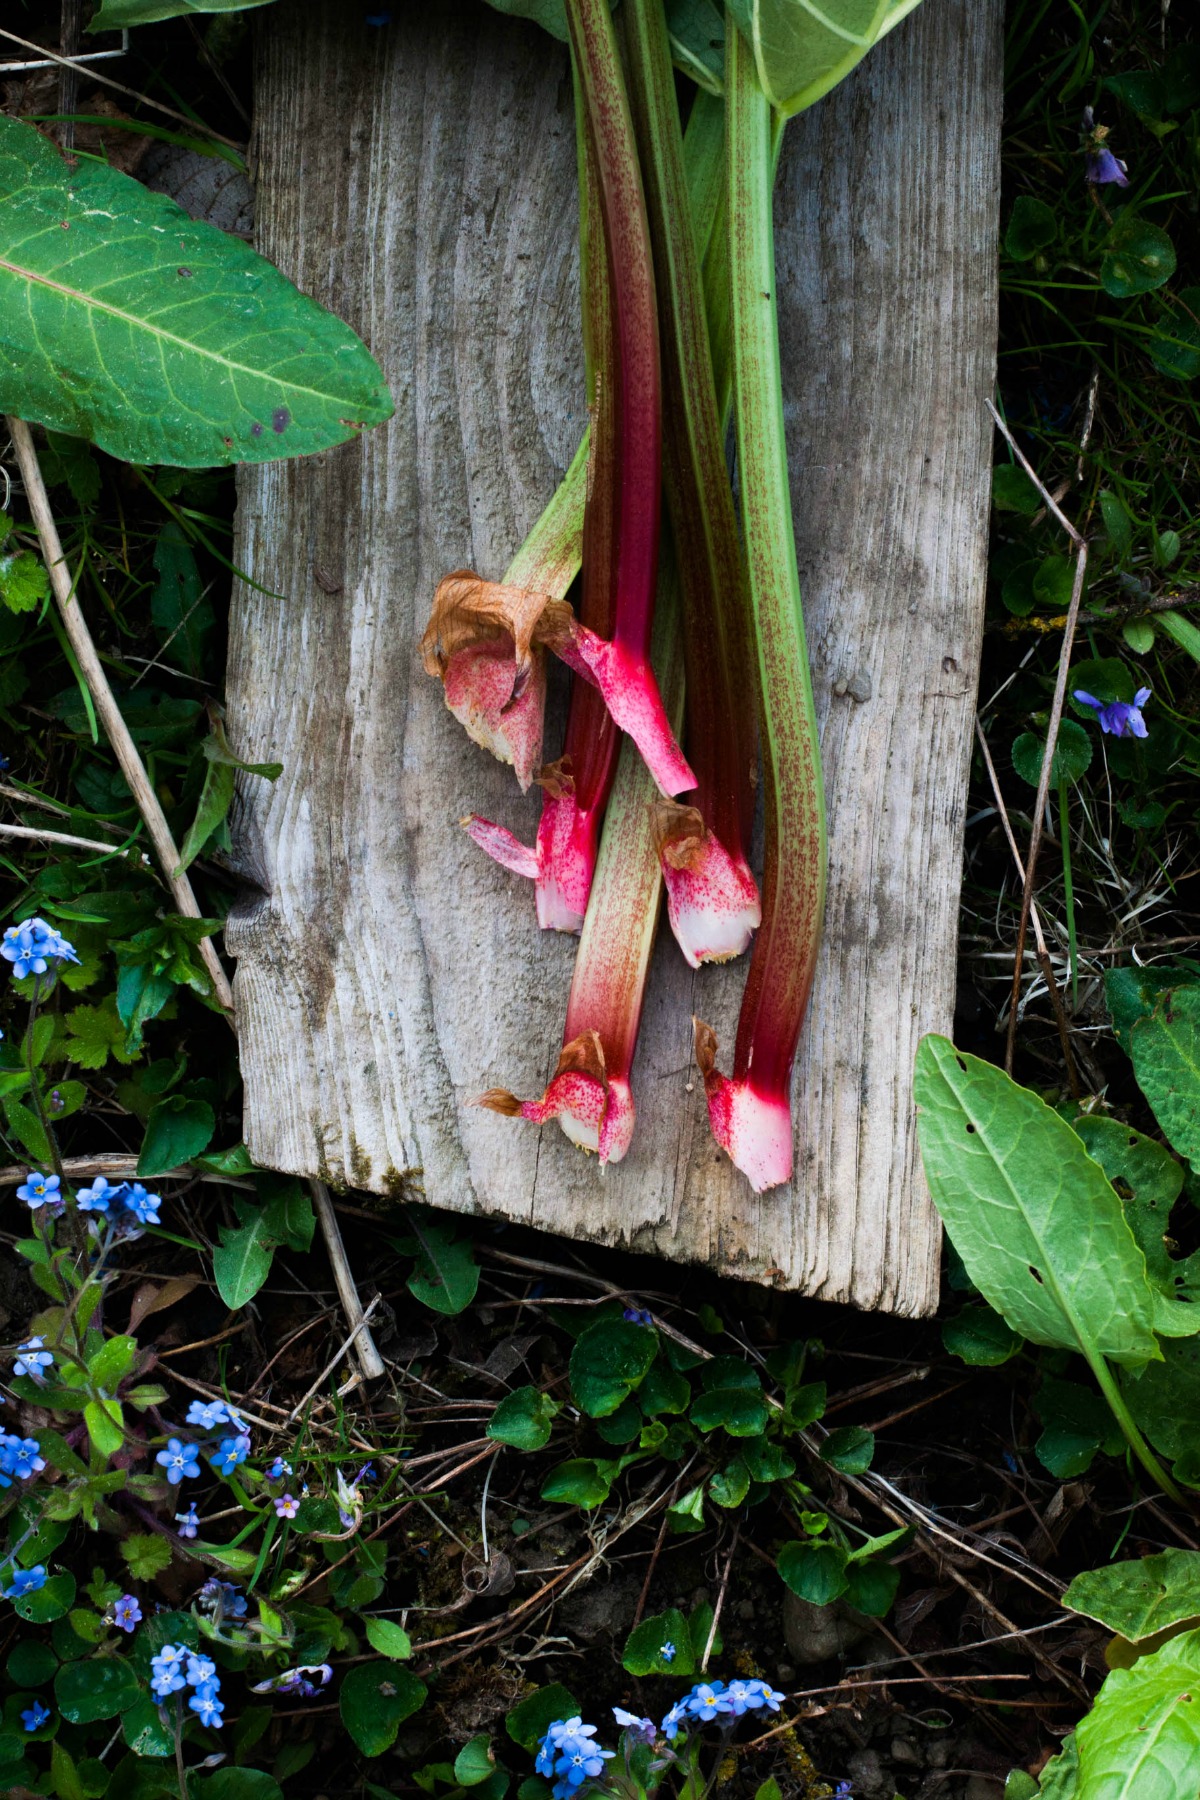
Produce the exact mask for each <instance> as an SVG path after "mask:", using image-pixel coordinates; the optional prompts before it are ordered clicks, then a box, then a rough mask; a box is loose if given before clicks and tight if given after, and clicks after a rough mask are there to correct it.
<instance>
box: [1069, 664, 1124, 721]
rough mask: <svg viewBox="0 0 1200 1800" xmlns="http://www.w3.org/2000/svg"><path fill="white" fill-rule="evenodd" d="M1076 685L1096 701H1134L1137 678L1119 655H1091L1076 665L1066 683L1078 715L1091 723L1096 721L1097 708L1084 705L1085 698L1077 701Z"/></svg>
mask: <svg viewBox="0 0 1200 1800" xmlns="http://www.w3.org/2000/svg"><path fill="white" fill-rule="evenodd" d="M1077 688H1082V689H1083V691H1084V692H1085V693H1087V694H1091V696H1092V698H1093V699H1095V700H1132V699H1133V694H1134V680H1133V676H1132V675H1131V674H1130V672H1129V670H1128V669H1127V668H1126V666H1125V664H1124V663H1123V662H1122V661H1121V659H1120V657H1118V656H1100V657H1092V658H1089V659H1088V660H1086V661H1084V662H1078V663H1076V664H1075V666H1074V668H1073V669H1072V670H1071V678H1070V680H1069V682H1068V683H1067V691H1068V693H1069V694H1070V696H1071V706H1072V708H1073V709H1074V711H1075V713H1076V716H1077V717H1078V718H1081V719H1086V720H1087V721H1088V722H1089V724H1091V723H1094V722H1095V718H1096V713H1095V709H1094V707H1091V706H1085V705H1084V703H1083V701H1082V700H1076V698H1075V690H1076V689H1077Z"/></svg>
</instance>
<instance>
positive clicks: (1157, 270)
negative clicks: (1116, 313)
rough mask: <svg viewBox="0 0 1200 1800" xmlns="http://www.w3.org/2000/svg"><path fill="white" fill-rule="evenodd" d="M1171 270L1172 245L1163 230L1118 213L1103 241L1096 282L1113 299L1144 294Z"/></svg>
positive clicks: (1129, 214) (1172, 264)
mask: <svg viewBox="0 0 1200 1800" xmlns="http://www.w3.org/2000/svg"><path fill="white" fill-rule="evenodd" d="M1174 273H1175V247H1174V245H1173V244H1172V242H1171V240H1170V238H1169V237H1168V236H1167V234H1166V232H1165V231H1164V230H1163V229H1162V228H1161V226H1158V225H1150V224H1148V223H1147V222H1146V220H1145V219H1139V218H1137V217H1136V216H1134V215H1133V214H1131V213H1129V212H1124V213H1122V214H1121V216H1120V218H1119V219H1118V220H1117V222H1116V224H1115V225H1114V226H1113V228H1112V230H1111V231H1110V232H1109V234H1108V237H1107V238H1106V239H1105V244H1104V257H1103V259H1102V261H1101V264H1100V283H1101V286H1102V287H1103V288H1104V291H1105V293H1106V294H1111V295H1112V297H1113V299H1114V300H1128V299H1130V298H1131V297H1132V296H1133V295H1134V294H1148V293H1150V292H1151V290H1152V289H1154V288H1159V287H1161V286H1162V284H1163V282H1164V281H1169V280H1170V279H1171V277H1172V275H1173V274H1174Z"/></svg>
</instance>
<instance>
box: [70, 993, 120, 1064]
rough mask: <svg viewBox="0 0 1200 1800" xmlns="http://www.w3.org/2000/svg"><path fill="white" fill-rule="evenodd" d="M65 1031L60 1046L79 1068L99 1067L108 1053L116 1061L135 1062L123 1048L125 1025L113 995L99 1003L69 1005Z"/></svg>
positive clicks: (107, 1057)
mask: <svg viewBox="0 0 1200 1800" xmlns="http://www.w3.org/2000/svg"><path fill="white" fill-rule="evenodd" d="M67 1033H68V1035H67V1037H66V1039H65V1041H64V1043H63V1049H64V1050H65V1051H66V1054H67V1056H68V1057H69V1058H70V1060H71V1061H72V1062H74V1063H78V1064H79V1066H80V1068H81V1069H102V1068H103V1067H104V1065H105V1063H106V1062H107V1061H108V1059H109V1057H110V1056H112V1057H115V1058H116V1060H117V1062H119V1063H131V1062H133V1061H134V1058H133V1057H132V1056H131V1055H130V1054H129V1052H128V1051H127V1050H126V1048H125V1027H124V1026H123V1025H122V1023H121V1019H120V1015H119V1014H118V1012H117V1003H116V998H115V996H114V995H112V994H108V995H106V996H105V998H104V999H103V1000H102V1001H101V1002H100V1005H99V1006H75V1007H72V1009H71V1011H70V1012H69V1013H68V1014H67Z"/></svg>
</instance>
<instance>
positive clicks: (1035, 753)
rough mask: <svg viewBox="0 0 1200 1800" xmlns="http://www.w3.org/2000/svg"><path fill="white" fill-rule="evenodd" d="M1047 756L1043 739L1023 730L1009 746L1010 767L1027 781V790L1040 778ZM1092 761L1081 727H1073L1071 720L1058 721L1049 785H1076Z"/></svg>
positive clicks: (1090, 743) (1090, 741) (1084, 732)
mask: <svg viewBox="0 0 1200 1800" xmlns="http://www.w3.org/2000/svg"><path fill="white" fill-rule="evenodd" d="M1045 754H1046V740H1045V738H1044V737H1035V736H1034V734H1033V732H1031V731H1023V732H1022V733H1021V735H1020V737H1019V738H1018V739H1017V741H1016V743H1015V744H1014V745H1013V747H1012V761H1013V768H1014V769H1015V770H1016V771H1017V774H1018V775H1019V776H1020V777H1021V780H1022V781H1027V782H1028V783H1029V785H1030V787H1032V788H1035V787H1037V785H1038V783H1039V782H1040V781H1041V779H1042V758H1043V757H1044V756H1045ZM1091 760H1092V740H1091V738H1090V737H1089V736H1088V734H1087V732H1086V731H1085V730H1084V729H1083V726H1082V725H1076V723H1075V721H1074V719H1061V720H1060V721H1059V726H1058V740H1057V742H1056V743H1055V746H1054V757H1053V760H1052V762H1051V764H1050V782H1051V786H1052V787H1057V786H1058V784H1059V782H1060V781H1069V782H1075V781H1078V780H1079V779H1080V777H1081V776H1082V775H1086V773H1087V771H1088V768H1089V766H1090V764H1091Z"/></svg>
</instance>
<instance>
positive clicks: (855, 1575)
mask: <svg viewBox="0 0 1200 1800" xmlns="http://www.w3.org/2000/svg"><path fill="white" fill-rule="evenodd" d="M899 1586H900V1571H899V1569H897V1568H895V1567H894V1566H893V1564H891V1563H886V1562H879V1561H877V1560H875V1559H874V1558H870V1559H868V1560H867V1561H864V1562H856V1563H851V1564H850V1566H849V1568H848V1569H847V1570H846V1593H845V1599H846V1602H847V1604H848V1605H850V1606H856V1607H857V1608H858V1610H859V1612H864V1613H867V1614H868V1615H869V1617H871V1618H872V1619H882V1618H883V1617H884V1615H885V1614H886V1613H888V1612H890V1611H891V1606H892V1601H893V1600H894V1599H895V1598H896V1589H897V1588H898V1587H899Z"/></svg>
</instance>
